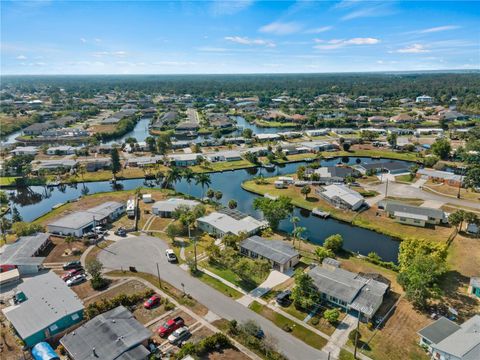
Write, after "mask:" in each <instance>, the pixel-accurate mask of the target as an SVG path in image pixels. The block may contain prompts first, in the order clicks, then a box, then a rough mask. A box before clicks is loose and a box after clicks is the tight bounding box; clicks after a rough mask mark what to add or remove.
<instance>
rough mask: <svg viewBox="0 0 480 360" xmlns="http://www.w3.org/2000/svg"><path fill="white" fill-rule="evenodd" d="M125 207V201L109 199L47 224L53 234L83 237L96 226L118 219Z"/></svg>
mask: <svg viewBox="0 0 480 360" xmlns="http://www.w3.org/2000/svg"><path fill="white" fill-rule="evenodd" d="M125 208H126V206H125V204H124V203H120V202H116V201H107V202H105V203H103V204H100V205H98V206H95V207H93V208H90V209H88V210H83V211H75V212H72V213H70V214H68V215H65V216H63V217H61V218H58V219H57V220H54V221H53V222H51V223H49V224H47V229H48V231H49V232H50V233H52V234H59V235H63V236H67V235H73V236H77V237H82V236H83V235H84V234H85V233H88V232H90V231H92V230H93V228H95V226H98V225H102V224H106V223H108V222H111V221H114V220H116V219H118V218H119V217H120V216H121V215H123V214H124V213H125Z"/></svg>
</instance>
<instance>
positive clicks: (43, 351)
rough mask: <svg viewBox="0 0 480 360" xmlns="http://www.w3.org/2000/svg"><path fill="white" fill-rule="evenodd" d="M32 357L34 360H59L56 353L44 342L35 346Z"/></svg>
mask: <svg viewBox="0 0 480 360" xmlns="http://www.w3.org/2000/svg"><path fill="white" fill-rule="evenodd" d="M32 355H33V358H34V359H35V360H60V358H59V357H58V355H57V353H56V352H55V351H54V350H53V349H52V347H51V346H50V344H49V343H46V342H41V343H38V344H37V345H35V346H34V347H33V348H32Z"/></svg>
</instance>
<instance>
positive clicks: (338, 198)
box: [315, 184, 365, 211]
mask: <svg viewBox="0 0 480 360" xmlns="http://www.w3.org/2000/svg"><path fill="white" fill-rule="evenodd" d="M315 192H316V193H317V195H319V196H320V197H322V198H323V199H325V200H327V201H328V202H329V203H331V204H332V205H334V206H335V207H338V208H340V209H347V210H353V211H356V210H358V209H360V208H361V207H362V206H363V205H364V204H365V199H364V198H363V196H362V195H360V194H359V193H358V192H356V191H355V190H352V189H350V188H348V187H347V186H345V185H336V184H332V185H327V186H323V187H320V188H318V189H316V190H315Z"/></svg>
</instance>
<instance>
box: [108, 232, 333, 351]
mask: <svg viewBox="0 0 480 360" xmlns="http://www.w3.org/2000/svg"><path fill="white" fill-rule="evenodd" d="M167 248H168V246H167V244H166V243H165V242H164V241H162V240H161V239H159V238H156V237H149V236H139V237H136V238H127V239H122V240H120V241H117V242H115V243H114V244H112V245H111V246H109V247H108V248H107V249H105V250H104V251H101V252H100V254H99V259H100V261H101V262H102V263H103V264H104V267H105V269H106V270H111V269H121V268H123V269H128V267H129V266H135V267H136V269H137V271H140V272H147V273H150V274H153V275H155V276H156V275H157V265H156V264H157V263H158V264H159V268H160V277H161V278H162V279H163V280H165V281H167V282H169V283H170V284H172V285H173V286H175V287H176V288H178V289H182V287H183V286H184V288H185V292H186V293H188V294H190V295H191V296H192V297H193V298H194V299H196V300H197V301H199V302H200V303H201V304H203V305H204V306H206V307H207V308H208V309H210V310H211V311H212V312H214V313H216V314H217V315H219V316H221V317H222V318H225V319H227V320H231V319H236V320H237V321H239V322H243V321H246V320H254V321H256V322H257V323H258V324H259V326H261V328H262V329H263V331H264V332H265V334H266V335H267V336H269V337H271V338H273V339H275V343H276V346H277V348H278V350H279V351H280V352H281V353H283V354H284V355H285V356H286V357H287V358H289V359H291V360H294V359H302V360H317V359H327V358H328V355H327V354H326V353H325V352H323V351H320V350H317V349H314V348H313V347H311V346H309V345H307V344H305V343H304V342H302V341H300V340H298V339H297V338H295V337H294V336H292V335H290V334H289V333H287V332H285V331H283V330H282V329H280V328H278V327H277V326H276V325H275V324H273V323H272V322H270V321H269V320H267V319H265V318H264V317H262V316H260V315H258V314H257V313H255V312H253V311H251V310H250V309H248V308H247V307H245V306H243V305H241V304H240V303H238V302H236V301H235V300H233V299H231V298H229V297H227V296H225V295H223V294H222V293H220V292H218V291H217V290H215V289H213V288H211V287H210V286H208V285H206V284H204V283H203V282H201V281H200V280H198V279H195V278H194V277H192V276H190V274H189V273H188V272H186V271H184V270H182V269H181V268H180V267H179V266H178V265H175V264H170V263H168V261H167V259H166V257H165V250H166V249H167ZM182 284H183V286H182Z"/></svg>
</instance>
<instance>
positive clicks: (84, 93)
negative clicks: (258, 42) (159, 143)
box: [1, 71, 480, 111]
mask: <svg viewBox="0 0 480 360" xmlns="http://www.w3.org/2000/svg"><path fill="white" fill-rule="evenodd" d="M1 80H2V81H1V83H2V84H1V87H2V88H6V87H11V86H13V87H15V88H16V89H17V90H20V91H24V92H32V91H34V90H40V89H41V90H44V91H45V90H46V93H48V92H56V91H58V89H59V88H63V89H65V90H66V91H67V92H68V93H71V94H72V93H73V94H75V96H79V97H81V98H89V97H91V96H93V95H95V94H98V93H104V92H108V91H111V90H119V91H134V92H140V93H143V94H155V93H163V94H187V93H188V94H191V95H193V96H196V97H204V98H209V97H213V96H217V95H220V94H223V95H225V96H230V97H234V96H250V95H257V96H259V97H260V98H270V97H272V96H277V95H279V94H280V93H286V94H287V95H290V96H294V97H300V98H302V99H303V100H304V101H305V100H306V101H308V100H310V99H313V98H314V97H315V96H317V95H320V94H325V93H329V94H339V93H345V94H346V95H347V96H350V97H354V98H355V97H357V96H360V95H368V96H373V97H382V98H386V99H388V98H395V99H399V98H403V97H409V98H415V97H416V96H418V95H421V94H427V95H429V96H433V97H435V98H436V99H437V100H438V101H440V102H442V103H445V102H448V101H449V99H450V98H451V97H452V96H457V97H458V98H459V99H460V100H461V103H460V106H459V107H464V108H465V109H469V110H473V111H480V104H479V103H480V101H479V98H478V95H480V72H477V71H471V72H452V73H434V72H432V73H369V74H366V73H362V74H360V73H359V74H355V73H350V74H261V75H103V76H94V75H90V76H81V75H79V76H61V75H58V76H4V77H2V79H1Z"/></svg>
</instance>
